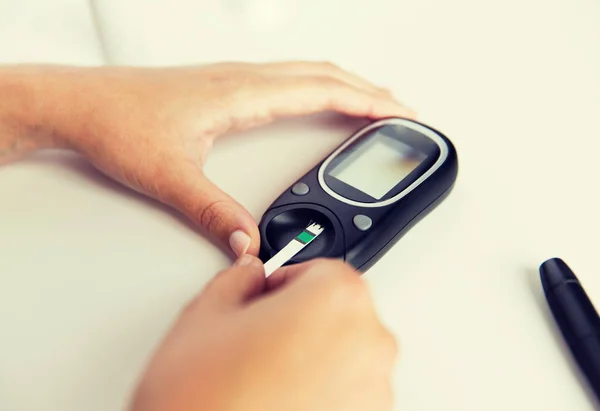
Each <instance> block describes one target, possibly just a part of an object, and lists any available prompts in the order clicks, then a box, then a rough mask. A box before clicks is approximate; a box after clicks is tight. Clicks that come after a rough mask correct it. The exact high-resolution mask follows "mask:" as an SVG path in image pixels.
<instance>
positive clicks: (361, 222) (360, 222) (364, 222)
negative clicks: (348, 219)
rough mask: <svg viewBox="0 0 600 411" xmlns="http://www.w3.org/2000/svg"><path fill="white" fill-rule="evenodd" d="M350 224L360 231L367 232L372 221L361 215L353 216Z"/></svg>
mask: <svg viewBox="0 0 600 411" xmlns="http://www.w3.org/2000/svg"><path fill="white" fill-rule="evenodd" d="M352 222H353V223H354V226H355V227H356V228H358V229H359V230H360V231H367V230H368V229H369V228H371V226H372V225H373V220H371V219H370V218H369V217H367V216H366V215H363V214H357V215H355V216H354V218H353V219H352Z"/></svg>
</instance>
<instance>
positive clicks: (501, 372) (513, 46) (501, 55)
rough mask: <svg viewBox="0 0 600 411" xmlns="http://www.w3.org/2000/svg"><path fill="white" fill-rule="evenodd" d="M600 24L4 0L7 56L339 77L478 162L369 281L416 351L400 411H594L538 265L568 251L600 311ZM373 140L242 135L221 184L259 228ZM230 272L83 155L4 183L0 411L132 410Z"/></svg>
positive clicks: (587, 19) (436, 5) (501, 15)
mask: <svg viewBox="0 0 600 411" xmlns="http://www.w3.org/2000/svg"><path fill="white" fill-rule="evenodd" d="M350 3H352V5H351V4H350ZM50 4H52V6H50ZM265 5H266V6H268V7H266V6H265ZM273 16H275V17H277V18H278V19H274V18H273ZM599 22H600V3H599V2H598V1H595V0H505V1H502V2H501V1H476V0H456V1H443V0H420V1H415V0H413V1H392V0H372V1H369V2H348V1H341V0H332V1H327V2H322V1H317V0H305V1H292V0H269V1H265V2H261V1H259V0H227V1H225V0H224V1H220V2H217V1H210V2H209V1H197V0H194V1H192V0H170V1H167V0H163V1H154V2H147V1H144V0H125V1H122V0H98V1H92V2H85V1H77V0H61V1H57V0H52V1H49V0H48V1H46V0H44V1H42V0H38V1H32V0H31V1H21V0H0V61H3V62H18V61H56V62H64V63H76V64H99V63H101V62H108V63H114V64H137V65H167V64H191V63H207V62H211V61H221V60H250V61H264V60H282V59H310V60H313V59H314V60H330V61H333V62H335V63H337V64H339V65H341V66H343V67H344V68H347V69H349V70H351V71H354V72H356V73H358V74H361V75H363V76H365V77H367V78H369V79H370V80H372V81H374V82H376V83H378V84H381V85H384V86H387V87H389V88H391V89H392V90H393V91H394V92H395V93H396V94H397V96H398V97H399V98H401V99H402V100H403V101H404V102H406V103H407V104H409V105H411V106H412V107H414V108H415V109H416V110H417V111H418V112H419V115H420V120H422V121H424V122H425V123H427V124H430V125H431V126H433V127H435V128H437V129H439V130H441V131H442V132H444V133H445V134H446V135H447V136H448V137H449V138H450V139H452V141H453V142H454V143H455V145H456V147H457V150H458V153H459V158H460V174H459V178H458V181H457V186H456V188H455V190H454V192H453V193H452V195H451V196H450V197H449V198H448V199H447V200H446V201H445V202H444V203H443V204H442V205H441V206H440V207H439V208H438V209H436V210H435V211H434V212H433V213H432V214H431V215H430V216H429V217H428V218H427V219H425V220H423V221H422V222H421V223H420V224H419V225H417V226H416V227H415V228H413V229H412V231H410V232H409V234H408V235H406V236H405V237H404V238H403V239H402V240H401V241H400V242H399V243H398V244H397V246H396V247H394V248H393V249H392V250H391V251H390V252H389V253H388V254H387V255H386V256H385V257H384V258H383V259H382V260H381V261H380V262H379V263H378V264H377V265H376V266H375V267H373V268H372V269H371V270H370V271H369V272H368V273H367V274H366V275H365V278H366V280H367V281H368V282H369V284H370V286H371V288H372V291H373V293H374V296H375V299H376V302H377V306H378V309H379V310H380V312H381V315H382V317H383V319H384V321H385V322H386V324H388V325H389V326H390V328H391V329H392V330H393V332H394V333H395V334H396V335H397V336H398V338H399V340H400V342H401V346H402V356H401V360H400V362H399V363H398V367H397V369H396V375H395V377H396V378H395V387H396V394H397V403H396V410H403V411H407V410H445V411H455V410H467V411H480V410H486V411H487V410H489V411H505V410H544V411H562V410H564V411H573V410H582V411H586V410H593V409H600V406H598V404H597V402H594V400H593V398H592V395H591V394H590V393H589V392H588V391H587V390H586V388H585V383H584V381H583V379H582V378H581V377H580V374H579V372H578V370H577V368H576V366H575V365H574V363H573V361H572V360H571V358H570V357H569V353H568V350H567V349H566V348H565V344H564V343H563V341H562V339H561V338H560V334H559V333H558V332H557V329H556V327H555V325H554V323H553V321H552V319H551V317H550V314H549V311H548V309H547V307H546V304H545V300H544V299H543V295H542V292H541V288H540V285H539V279H538V274H537V268H538V266H539V264H540V263H541V262H542V261H543V260H544V259H546V258H550V257H553V256H560V257H562V258H563V259H565V261H566V262H567V263H568V264H570V265H571V267H572V268H573V269H574V271H575V272H576V273H577V274H578V275H579V277H580V279H581V281H582V282H583V284H584V286H585V287H586V289H587V290H588V292H589V294H590V296H591V298H592V299H593V300H594V302H595V303H596V305H597V306H599V307H600V268H598V263H597V256H598V245H599V241H598V235H599V233H600V216H599V211H598V210H600V196H599V194H598V192H597V190H598V187H599V184H598V177H599V176H600V172H599V170H600V164H599V163H598V150H599V148H600V143H599V142H598V141H599V138H600V123H599V121H598V120H599V119H600V75H599V73H600V23H599ZM1 97H2V96H0V98H1ZM90 98H93V96H90ZM360 124H361V123H360V122H355V121H349V120H347V119H339V118H331V117H328V116H325V117H317V118H310V119H299V120H297V121H288V122H281V123H278V124H276V125H274V126H273V127H269V128H264V129H260V130H257V131H255V132H250V133H247V134H245V135H236V136H230V137H229V138H225V139H222V140H221V141H220V142H219V143H218V144H217V145H216V147H215V148H214V150H213V152H212V154H211V156H210V158H209V163H208V165H207V173H208V174H209V175H210V177H211V178H212V179H213V180H214V181H215V182H217V183H218V184H219V185H221V187H222V188H224V189H225V190H226V191H228V192H229V193H230V194H232V195H233V196H234V197H235V198H236V199H238V200H239V201H240V202H241V203H242V204H244V205H245V206H246V207H247V208H248V209H249V210H250V211H251V213H252V214H253V215H254V216H255V217H256V218H257V219H258V218H259V217H260V216H261V214H262V212H263V211H264V210H265V209H266V207H267V206H268V205H269V204H270V202H271V201H272V200H273V199H274V198H275V197H276V196H277V195H278V194H279V193H280V192H281V191H282V190H284V189H285V188H286V187H287V186H288V185H289V184H291V183H293V182H294V181H295V180H296V179H297V178H298V177H299V176H300V175H301V174H302V173H303V172H305V171H306V170H307V169H308V168H309V167H311V166H312V165H313V164H314V163H315V162H316V161H318V160H319V159H321V157H322V156H323V155H325V154H327V153H328V152H329V151H330V150H331V149H332V148H333V147H335V146H336V145H337V144H338V143H339V142H341V141H342V140H343V139H344V138H345V137H347V136H348V135H349V134H350V133H351V132H352V131H354V130H355V129H356V128H357V127H358V126H359V125H360ZM248 153H251V154H252V155H251V156H250V157H249V156H248ZM292 160H293V161H292ZM239 164H243V168H244V172H243V173H235V172H234V171H233V167H234V166H237V165H239ZM229 263H230V261H229V260H228V258H227V257H226V256H225V255H224V254H222V253H221V252H220V251H219V250H217V249H216V248H215V247H214V246H213V245H212V244H210V242H208V241H207V240H205V239H204V238H202V237H200V236H199V235H198V234H197V233H195V232H194V231H193V230H192V229H191V228H190V227H189V226H188V225H187V224H186V223H185V222H183V221H182V220H181V219H179V218H177V216H176V215H175V214H173V213H171V212H169V211H168V210H166V209H165V208H164V207H161V206H159V205H157V204H155V203H153V202H150V201H147V200H145V199H143V198H141V197H139V196H138V195H135V194H132V193H131V192H129V191H126V190H124V189H122V188H120V187H119V186H118V185H116V184H114V183H112V182H110V181H109V180H107V179H106V178H104V177H102V176H100V175H99V174H97V173H96V172H95V171H94V170H93V169H91V168H90V167H89V166H88V165H86V164H85V163H84V162H82V161H81V160H80V159H78V158H77V157H74V156H72V155H63V154H53V153H49V154H44V155H40V156H35V157H32V158H30V159H27V160H26V161H22V162H20V163H18V164H13V165H10V166H7V167H3V168H2V169H0V337H1V338H0V341H1V343H0V409H2V410H11V411H12V410H18V411H42V410H44V411H46V410H60V411H80V410H86V411H96V410H97V411H105V410H116V409H123V408H124V406H125V404H126V401H127V396H128V395H129V392H130V390H131V388H132V386H133V384H134V383H135V379H136V378H137V376H138V374H139V372H140V370H141V367H142V366H143V364H144V361H145V358H146V356H147V354H148V353H149V352H150V350H152V348H153V347H154V346H155V344H156V343H157V342H158V341H159V339H160V338H161V336H162V335H163V333H164V332H165V330H166V329H167V327H168V326H169V324H170V322H171V320H172V319H173V317H174V316H175V315H176V314H177V312H178V310H179V309H180V307H181V306H182V305H183V304H184V303H185V302H186V301H187V299H188V298H190V297H191V296H192V295H194V294H195V293H196V292H197V291H198V290H199V289H200V287H201V286H202V284H204V283H205V281H207V280H208V279H210V278H211V276H212V275H213V274H214V273H215V272H216V271H217V270H219V269H221V268H224V267H226V266H227V265H228V264H229Z"/></svg>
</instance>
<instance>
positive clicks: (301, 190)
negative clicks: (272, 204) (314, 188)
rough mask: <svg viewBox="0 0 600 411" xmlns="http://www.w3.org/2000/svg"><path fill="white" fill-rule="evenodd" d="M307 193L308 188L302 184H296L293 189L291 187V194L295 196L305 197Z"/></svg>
mask: <svg viewBox="0 0 600 411" xmlns="http://www.w3.org/2000/svg"><path fill="white" fill-rule="evenodd" d="M309 191H310V188H309V187H308V185H306V184H304V183H296V184H294V187H292V193H294V194H296V195H297V196H303V195H306V194H308V192H309Z"/></svg>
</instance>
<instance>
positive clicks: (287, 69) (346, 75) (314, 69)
mask: <svg viewBox="0 0 600 411" xmlns="http://www.w3.org/2000/svg"><path fill="white" fill-rule="evenodd" d="M262 71H263V72H264V73H267V74H282V75H292V76H329V77H333V78H336V79H338V80H340V81H343V82H345V83H348V84H350V85H352V86H354V87H356V88H359V89H363V90H365V91H370V92H373V93H382V94H384V95H385V96H386V97H388V98H392V96H391V94H390V93H389V92H387V90H385V89H382V88H380V87H377V86H375V85H374V84H372V83H371V82H369V81H367V80H365V79H363V78H361V77H359V76H357V75H355V74H353V73H350V72H348V71H346V70H343V69H342V68H340V67H338V66H336V65H335V64H333V63H329V62H309V61H289V62H288V61H286V62H276V63H268V64H264V65H262Z"/></svg>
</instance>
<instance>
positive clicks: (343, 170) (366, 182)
mask: <svg viewBox="0 0 600 411" xmlns="http://www.w3.org/2000/svg"><path fill="white" fill-rule="evenodd" d="M457 173H458V159H457V155H456V150H455V148H454V146H453V145H452V142H451V141H450V140H449V139H448V138H447V137H445V136H444V135H442V134H441V133H440V132H439V131H437V130H434V129H433V128H431V127H429V126H426V125H424V124H422V123H419V122H416V121H412V120H407V119H403V118H388V119H384V120H379V121H375V122H373V123H371V124H369V125H367V126H365V127H363V128H362V129H360V130H358V131H357V132H356V133H354V134H353V135H352V136H351V137H349V138H348V139H347V140H346V141H344V142H343V143H342V144H341V145H340V146H339V147H337V148H336V149H335V150H334V151H333V152H332V153H331V154H329V155H328V156H327V157H326V158H325V159H323V160H322V161H321V162H320V163H319V164H317V165H316V166H315V167H314V168H313V169H312V170H310V171H309V172H308V173H307V174H305V175H304V176H302V177H301V178H300V179H299V180H298V181H296V182H295V183H294V184H293V185H291V186H290V187H289V189H287V190H286V191H285V192H284V193H282V194H281V195H280V196H279V197H278V198H277V199H276V200H275V201H274V202H273V204H271V206H270V207H269V208H268V209H267V211H266V212H265V213H264V215H263V217H262V218H261V221H260V223H259V230H260V235H261V248H260V254H259V256H260V258H261V260H262V261H263V262H266V263H269V261H268V260H271V259H273V260H277V259H279V260H282V254H284V253H285V251H282V250H284V249H285V250H290V249H291V248H294V247H290V245H289V244H290V243H295V242H298V243H300V244H301V246H300V245H299V246H298V247H296V249H295V250H292V253H291V254H290V255H289V257H291V258H289V259H286V261H285V262H283V261H280V262H279V265H282V264H284V265H286V264H294V263H299V262H303V261H307V260H310V259H313V258H318V257H326V258H336V259H341V260H344V261H346V262H347V263H349V264H351V265H352V266H354V267H355V268H356V269H357V270H359V271H361V272H365V271H367V270H368V269H369V268H370V267H371V266H372V265H373V264H375V263H376V262H377V261H378V260H379V259H380V258H381V257H382V256H383V255H384V254H385V253H386V252H387V251H388V250H389V249H390V247H392V246H393V245H394V244H395V243H396V242H397V241H398V240H399V239H400V238H401V236H402V235H403V234H404V233H406V232H407V231H408V230H409V229H410V228H411V227H412V226H413V225H414V224H416V223H417V222H418V221H420V220H421V219H422V218H423V217H424V216H425V215H427V214H428V212H429V211H431V210H432V209H433V208H434V207H435V206H436V205H438V204H439V203H440V202H441V201H442V200H443V199H444V198H446V196H447V194H449V192H450V191H451V189H452V187H453V186H454V183H455V181H456V177H457ZM278 254H279V255H278ZM276 255H277V258H273V257H274V256H276Z"/></svg>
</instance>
